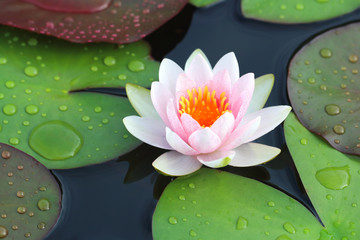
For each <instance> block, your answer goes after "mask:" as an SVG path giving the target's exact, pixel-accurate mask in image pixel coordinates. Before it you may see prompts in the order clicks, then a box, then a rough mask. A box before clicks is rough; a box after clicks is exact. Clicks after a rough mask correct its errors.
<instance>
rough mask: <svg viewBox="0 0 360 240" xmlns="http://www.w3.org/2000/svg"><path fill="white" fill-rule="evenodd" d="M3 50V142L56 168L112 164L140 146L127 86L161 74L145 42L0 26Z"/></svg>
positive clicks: (0, 115) (0, 69) (146, 84)
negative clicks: (76, 38)
mask: <svg viewBox="0 0 360 240" xmlns="http://www.w3.org/2000/svg"><path fill="white" fill-rule="evenodd" d="M1 49H2V50H1ZM0 52H1V53H0V73H1V74H0V82H1V83H2V84H0V119H1V122H0V133H1V134H0V141H2V142H6V143H9V144H11V145H12V146H14V147H17V148H19V149H20V150H22V151H24V152H26V153H27V154H29V155H31V156H33V157H34V158H36V159H38V160H39V161H40V162H41V163H43V164H44V165H45V166H46V167H48V168H50V169H66V168H75V167H82V166H85V165H89V164H96V163H101V162H105V161H108V160H111V159H114V158H116V157H118V156H120V155H122V154H124V153H126V152H128V151H131V150H132V149H134V148H135V147H137V146H138V145H140V142H139V141H138V140H136V139H135V138H133V137H132V136H131V135H130V134H129V133H128V131H127V130H126V129H125V127H124V125H123V123H122V119H123V118H124V117H125V116H128V115H131V114H134V113H135V111H134V110H133V108H132V107H131V105H130V103H129V100H128V99H127V98H125V97H123V95H125V90H124V89H123V87H124V86H125V85H126V84H127V83H136V84H139V85H142V86H144V87H149V86H150V85H151V83H152V82H153V81H155V80H157V78H158V77H157V75H158V69H159V64H158V62H156V61H154V60H152V58H151V57H150V56H149V52H150V48H149V46H148V45H147V43H146V42H144V41H140V42H136V43H132V44H128V45H115V44H108V43H93V44H83V45H80V44H75V43H70V42H67V41H63V40H59V39H55V38H53V37H49V36H42V35H37V34H34V33H30V32H26V31H23V30H19V29H14V28H9V27H1V28H0ZM94 88H95V89H97V90H96V91H95V90H92V89H94ZM98 88H102V89H104V88H108V89H105V90H104V91H102V92H101V91H100V92H99V90H98ZM110 88H112V89H110ZM113 88H114V89H113ZM105 91H110V92H112V93H113V94H105Z"/></svg>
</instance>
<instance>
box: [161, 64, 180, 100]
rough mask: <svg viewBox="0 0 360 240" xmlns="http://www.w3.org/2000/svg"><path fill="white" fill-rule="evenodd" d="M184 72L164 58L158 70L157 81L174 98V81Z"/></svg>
mask: <svg viewBox="0 0 360 240" xmlns="http://www.w3.org/2000/svg"><path fill="white" fill-rule="evenodd" d="M183 73H184V71H183V70H182V69H181V68H180V67H179V66H178V65H177V64H176V63H175V62H173V61H172V60H170V59H167V58H164V59H163V60H162V61H161V64H160V68H159V81H160V82H161V83H162V84H164V85H165V86H166V87H167V88H168V89H169V90H170V91H171V92H172V94H173V95H174V96H175V88H176V81H177V79H178V77H179V76H180V75H181V74H183Z"/></svg>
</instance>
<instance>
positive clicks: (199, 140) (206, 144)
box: [189, 127, 221, 153]
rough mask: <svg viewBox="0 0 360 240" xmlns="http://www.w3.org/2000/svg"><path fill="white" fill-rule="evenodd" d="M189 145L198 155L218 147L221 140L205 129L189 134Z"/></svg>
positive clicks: (208, 129)
mask: <svg viewBox="0 0 360 240" xmlns="http://www.w3.org/2000/svg"><path fill="white" fill-rule="evenodd" d="M189 144H190V146H191V147H193V148H194V149H195V150H197V151H198V152H199V153H209V152H213V151H215V150H216V149H217V148H218V147H219V146H220V144H221V140H220V138H219V137H218V136H217V135H216V134H215V133H214V132H213V131H211V129H210V128H208V127H206V128H201V129H199V130H197V131H196V132H194V133H193V134H191V135H190V137H189Z"/></svg>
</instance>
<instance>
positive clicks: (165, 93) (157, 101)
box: [150, 82, 174, 125]
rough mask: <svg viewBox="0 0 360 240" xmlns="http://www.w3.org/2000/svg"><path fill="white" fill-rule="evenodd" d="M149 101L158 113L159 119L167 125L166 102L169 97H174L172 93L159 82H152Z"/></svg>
mask: <svg viewBox="0 0 360 240" xmlns="http://www.w3.org/2000/svg"><path fill="white" fill-rule="evenodd" d="M150 94H151V101H152V103H153V105H154V107H155V109H156V111H157V112H158V113H159V115H160V117H161V119H162V120H163V121H164V123H165V124H166V125H169V120H168V117H167V103H168V101H169V100H170V99H172V98H174V95H173V94H172V93H171V92H170V90H169V89H168V88H167V87H166V86H165V85H164V84H162V83H160V82H153V83H152V84H151V91H150Z"/></svg>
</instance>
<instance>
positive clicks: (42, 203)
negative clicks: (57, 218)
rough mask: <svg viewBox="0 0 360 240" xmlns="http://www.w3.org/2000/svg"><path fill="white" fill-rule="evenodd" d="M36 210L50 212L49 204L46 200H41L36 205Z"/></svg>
mask: <svg viewBox="0 0 360 240" xmlns="http://www.w3.org/2000/svg"><path fill="white" fill-rule="evenodd" d="M37 206H38V208H39V209H40V210H41V211H48V210H50V202H49V200H47V199H46V198H42V199H40V200H39V201H38V203H37Z"/></svg>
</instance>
